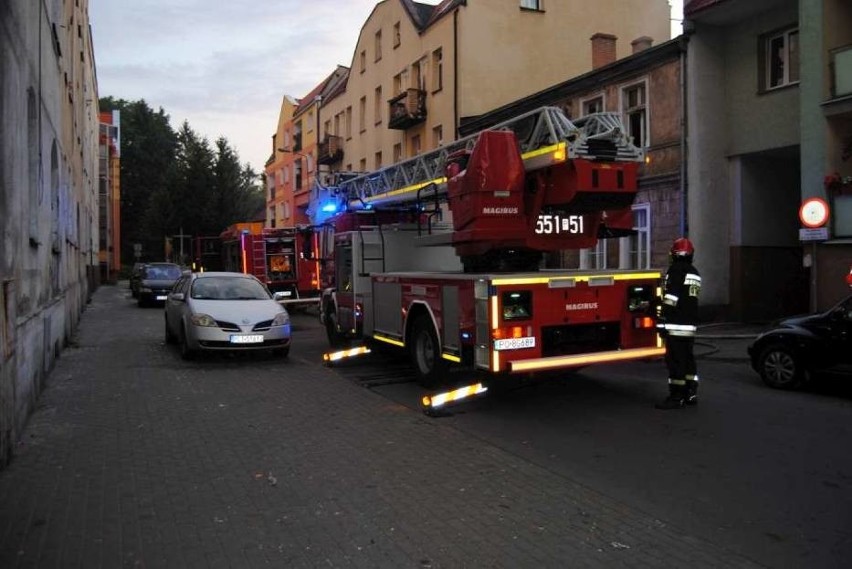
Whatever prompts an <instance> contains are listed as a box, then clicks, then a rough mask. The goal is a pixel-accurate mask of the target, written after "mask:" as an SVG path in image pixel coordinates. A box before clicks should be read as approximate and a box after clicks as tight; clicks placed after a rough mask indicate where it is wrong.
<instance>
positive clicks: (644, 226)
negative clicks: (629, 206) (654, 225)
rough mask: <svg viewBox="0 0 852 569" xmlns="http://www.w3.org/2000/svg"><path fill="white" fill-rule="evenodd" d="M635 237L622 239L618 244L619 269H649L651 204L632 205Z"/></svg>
mask: <svg viewBox="0 0 852 569" xmlns="http://www.w3.org/2000/svg"><path fill="white" fill-rule="evenodd" d="M633 229H634V230H635V231H636V234H635V235H631V236H630V237H622V238H621V240H620V242H619V258H618V264H619V268H621V269H648V268H650V267H651V204H649V203H639V204H635V205H633Z"/></svg>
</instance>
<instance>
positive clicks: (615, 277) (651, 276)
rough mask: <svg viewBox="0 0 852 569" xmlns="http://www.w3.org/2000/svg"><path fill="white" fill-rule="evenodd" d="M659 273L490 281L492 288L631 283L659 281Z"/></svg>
mask: <svg viewBox="0 0 852 569" xmlns="http://www.w3.org/2000/svg"><path fill="white" fill-rule="evenodd" d="M661 276H662V275H661V273H629V274H615V273H613V274H603V275H593V274H580V275H571V276H567V275H562V276H558V277H518V278H498V279H494V280H493V281H491V284H493V285H494V286H499V285H528V284H547V283H551V282H559V281H570V280H574V281H576V282H588V281H589V280H591V279H607V278H609V279H613V280H616V281H633V280H644V279H659V278H660V277H661Z"/></svg>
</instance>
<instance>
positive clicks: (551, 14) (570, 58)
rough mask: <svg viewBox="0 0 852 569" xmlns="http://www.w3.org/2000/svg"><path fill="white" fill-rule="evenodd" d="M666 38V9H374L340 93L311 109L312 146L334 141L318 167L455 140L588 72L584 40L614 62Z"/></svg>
mask: <svg viewBox="0 0 852 569" xmlns="http://www.w3.org/2000/svg"><path fill="white" fill-rule="evenodd" d="M669 30H670V26H669V6H668V2H667V0H600V1H596V2H586V1H585V0H558V1H556V0H445V1H444V2H441V3H439V4H438V5H435V6H432V5H426V4H421V3H418V2H413V1H411V0H383V1H382V2H379V3H377V5H376V7H375V8H374V10H373V12H372V13H371V14H370V16H369V17H368V18H367V20H366V21H365V22H364V24H363V26H362V28H361V33H360V35H359V39H358V41H357V43H356V45H355V48H354V51H353V57H352V61H351V65H350V70H349V77H348V79H347V81H346V84H345V92H343V93H341V94H339V95H338V96H336V97H334V98H329V99H327V100H325V101H324V102H323V104H322V107H321V109H320V113H321V118H320V124H321V133H320V142H326V141H331V140H338V141H340V142H342V148H340V149H338V151H337V152H336V153H335V155H334V157H333V158H331V157H324V158H323V159H324V160H325V161H326V163H327V164H328V165H329V167H330V168H331V169H332V170H334V171H357V172H363V171H370V170H375V169H377V168H381V167H382V166H385V165H388V164H392V163H395V162H399V161H400V160H403V159H405V158H409V157H411V156H414V155H417V154H419V153H422V152H425V151H427V150H430V149H433V148H436V147H438V146H440V145H441V144H443V143H445V142H448V141H452V140H455V139H456V138H457V137H458V128H459V126H460V124H461V123H462V122H463V120H465V119H467V118H470V117H476V116H478V115H481V114H483V113H485V112H488V111H490V110H492V109H495V108H497V107H500V106H502V105H505V104H507V103H510V102H511V101H515V100H518V99H520V98H523V97H525V96H528V95H530V94H532V93H535V92H538V91H540V90H542V89H545V88H547V87H549V86H552V85H554V84H556V83H558V82H560V81H563V80H564V79H565V78H566V77H574V76H577V75H580V74H582V73H584V72H587V71H589V70H590V69H591V68H592V58H591V50H592V44H591V42H590V38H591V37H592V36H593V35H596V34H597V35H600V36H601V37H603V38H605V39H608V40H609V41H608V43H607V45H608V46H609V48H610V49H612V50H613V51H614V58H616V59H617V58H621V57H626V56H627V55H629V54H630V53H631V46H630V42H631V41H632V40H634V39H636V38H640V37H648V38H650V41H652V42H661V41H666V40H668V39H669V37H670V31H669ZM619 39H620V40H621V41H617V40H619ZM610 57H612V56H610ZM332 137H334V138H332Z"/></svg>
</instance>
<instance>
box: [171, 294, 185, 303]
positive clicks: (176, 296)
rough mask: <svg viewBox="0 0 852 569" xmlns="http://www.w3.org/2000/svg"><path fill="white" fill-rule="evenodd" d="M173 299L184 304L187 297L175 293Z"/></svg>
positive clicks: (172, 295)
mask: <svg viewBox="0 0 852 569" xmlns="http://www.w3.org/2000/svg"><path fill="white" fill-rule="evenodd" d="M171 299H172V300H176V301H179V302H183V301H184V300H186V296H185V295H184V294H183V293H182V292H173V293H172V294H171Z"/></svg>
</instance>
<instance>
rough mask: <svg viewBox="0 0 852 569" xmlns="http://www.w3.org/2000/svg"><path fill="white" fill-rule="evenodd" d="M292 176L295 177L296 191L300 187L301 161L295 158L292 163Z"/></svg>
mask: <svg viewBox="0 0 852 569" xmlns="http://www.w3.org/2000/svg"><path fill="white" fill-rule="evenodd" d="M293 176H295V178H296V191H297V192H298V191H299V190H301V189H302V161H301V160H296V162H295V163H294V164H293Z"/></svg>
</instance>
